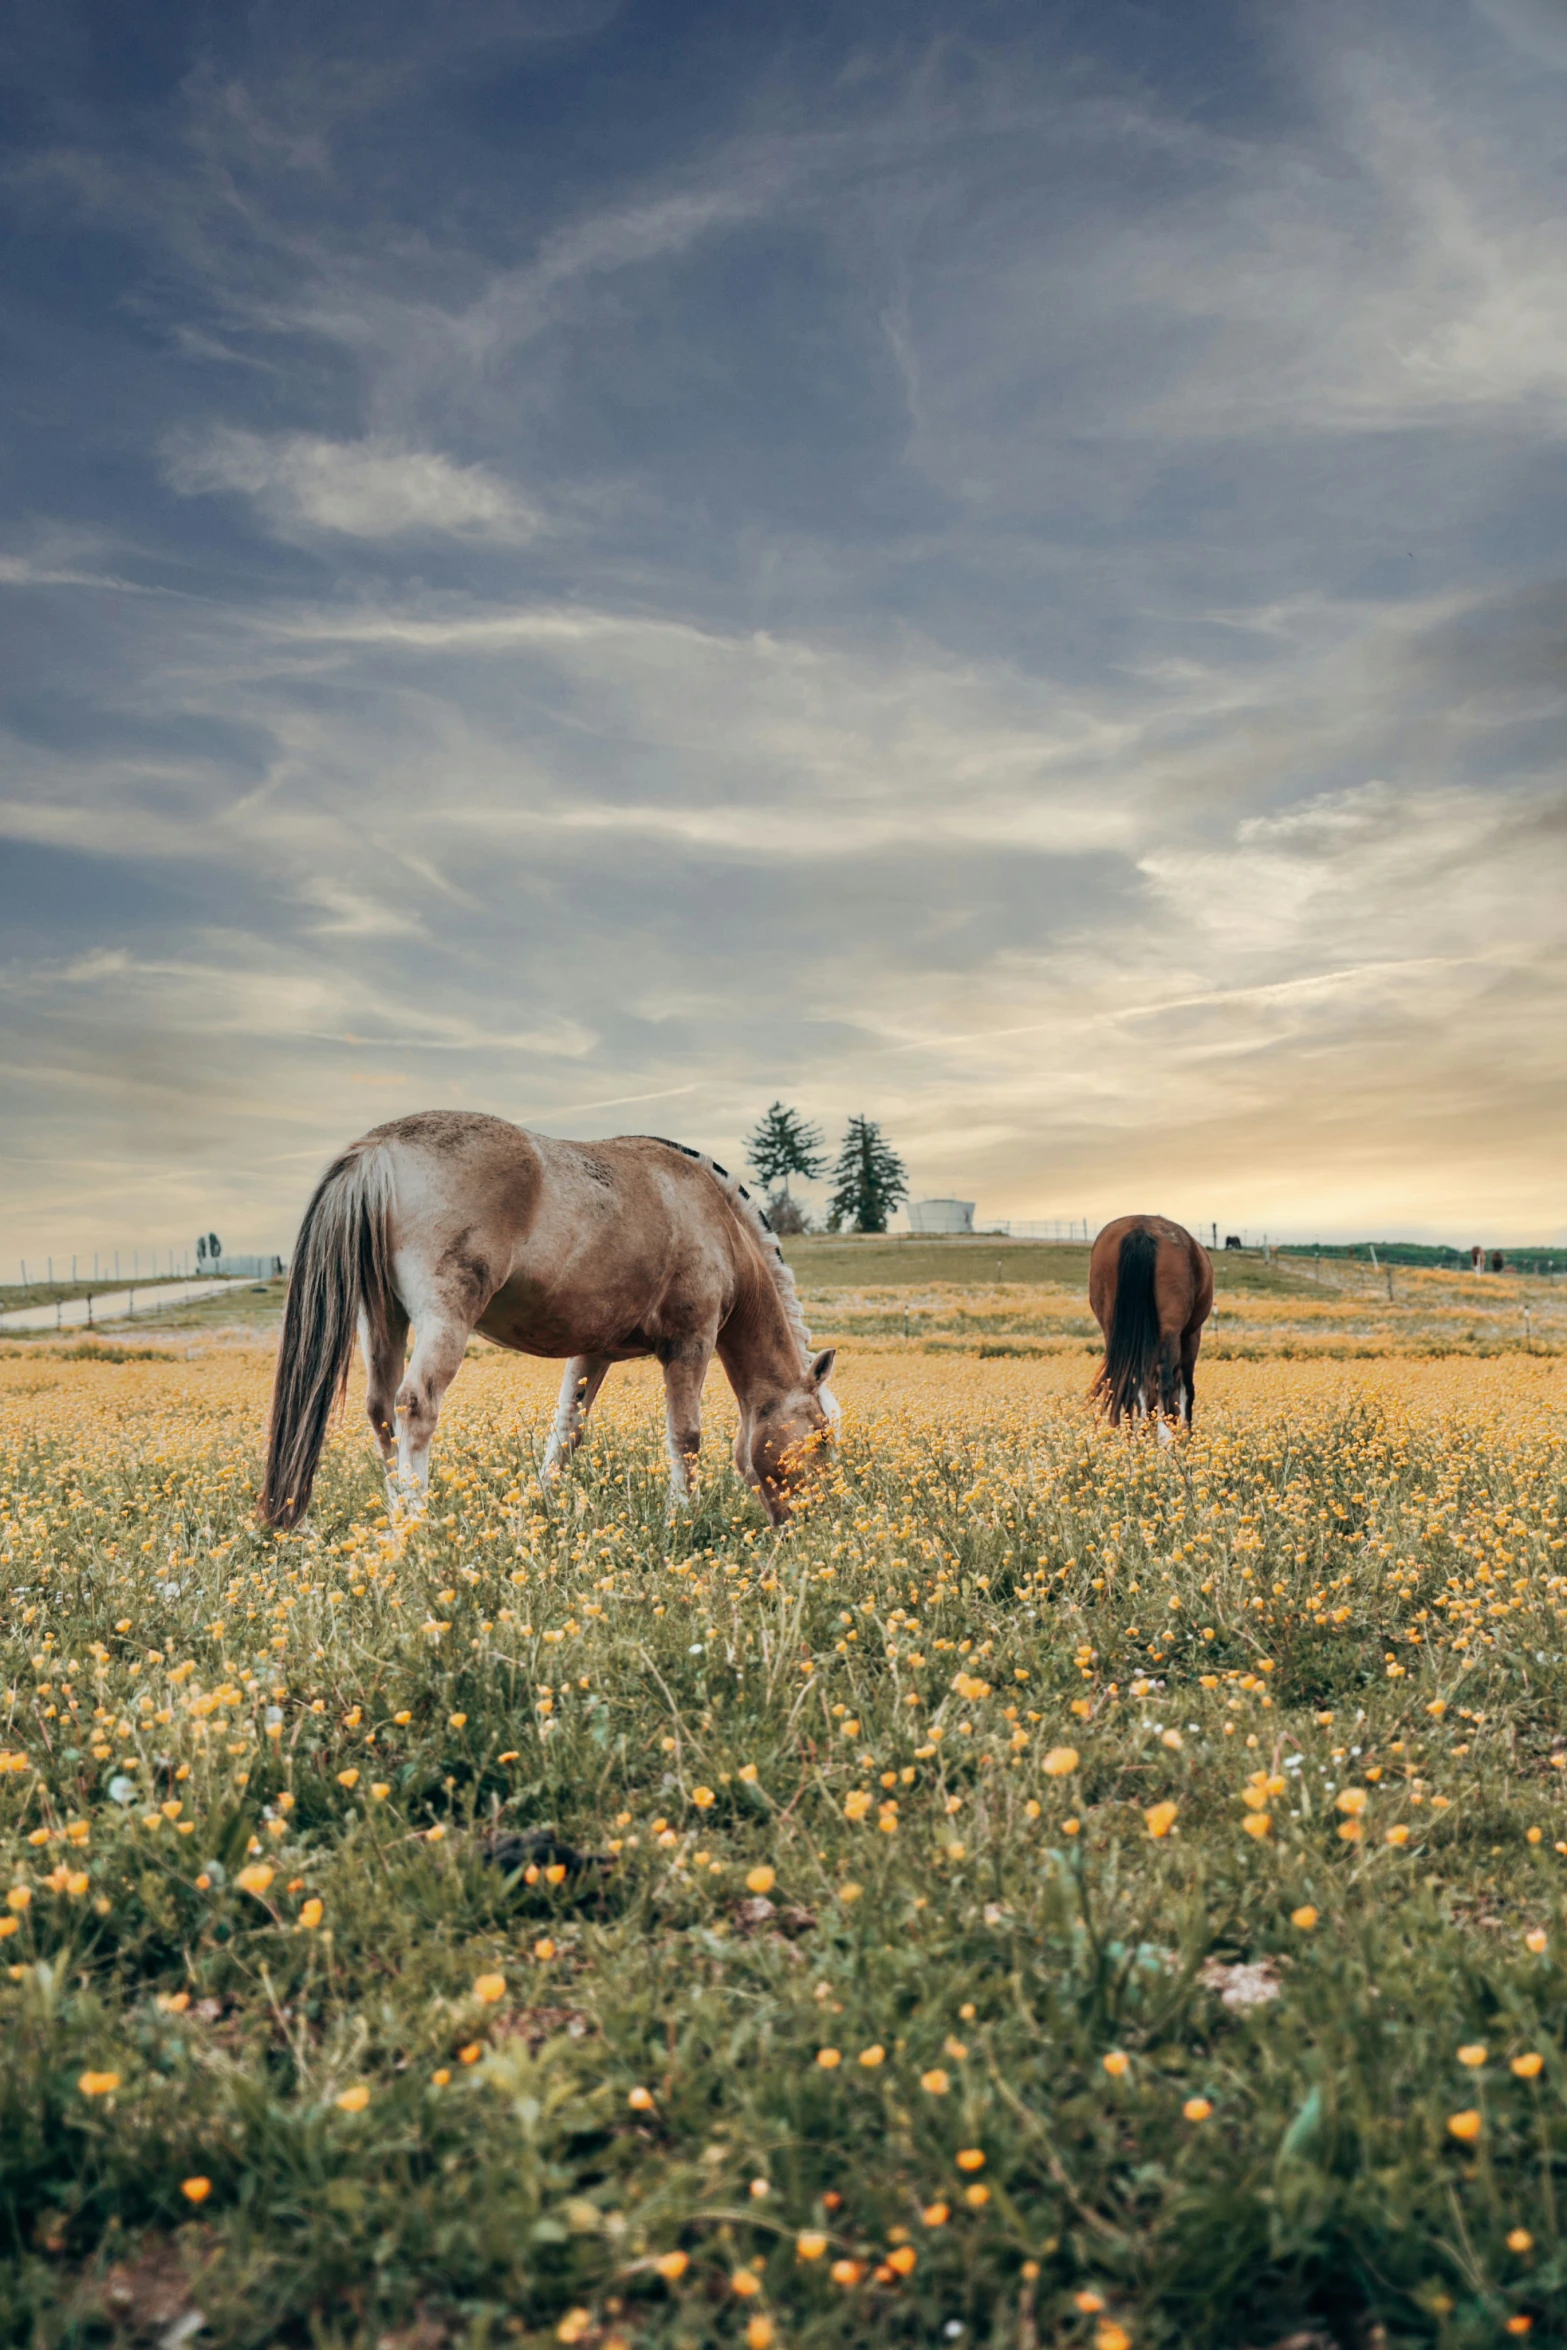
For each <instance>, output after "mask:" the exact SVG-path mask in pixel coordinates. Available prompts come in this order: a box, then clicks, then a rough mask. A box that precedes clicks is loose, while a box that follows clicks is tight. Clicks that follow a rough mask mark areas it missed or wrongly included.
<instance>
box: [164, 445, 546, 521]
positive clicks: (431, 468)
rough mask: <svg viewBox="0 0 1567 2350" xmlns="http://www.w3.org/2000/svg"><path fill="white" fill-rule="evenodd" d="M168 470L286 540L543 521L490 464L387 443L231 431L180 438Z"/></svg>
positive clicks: (181, 484) (188, 489) (180, 486)
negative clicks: (240, 507)
mask: <svg viewBox="0 0 1567 2350" xmlns="http://www.w3.org/2000/svg"><path fill="white" fill-rule="evenodd" d="M167 468H168V476H169V479H170V481H171V482H172V483H173V485H174V487H175V489H177V490H179V491H180V492H181V493H182V494H183V495H185V496H187V497H191V496H196V495H199V494H201V493H202V492H221V491H229V492H235V491H237V492H238V493H239V494H240V495H242V496H244V497H247V498H250V499H252V500H253V501H254V502H255V505H256V507H257V509H258V511H259V512H260V514H261V515H262V517H263V518H264V520H265V521H266V523H267V524H268V526H269V527H270V528H271V529H272V530H274V531H276V532H277V534H278V535H279V536H280V537H284V538H294V537H298V536H299V535H300V534H302V533H315V532H328V533H336V534H339V535H341V536H342V537H344V538H351V539H372V540H379V539H421V538H423V539H431V538H458V539H467V538H476V539H494V540H499V541H502V542H504V543H510V544H516V543H519V542H521V541H524V540H527V539H530V538H532V537H533V535H534V533H535V532H536V531H537V530H538V528H539V518H538V515H537V513H536V512H535V511H534V509H533V508H532V507H531V506H530V505H529V504H528V503H527V501H526V500H525V499H523V498H522V497H520V496H519V495H518V493H517V491H516V490H515V489H513V488H512V486H511V485H510V484H509V483H508V482H504V481H501V480H499V479H498V478H497V477H496V476H495V475H494V474H493V473H490V472H488V471H487V470H486V469H485V468H484V467H483V466H482V465H456V464H453V463H452V461H451V459H450V458H448V457H443V456H442V455H440V454H439V452H438V451H434V450H429V449H405V448H399V447H398V446H397V445H396V444H395V443H394V442H390V441H386V440H378V439H367V440H362V441H326V440H319V439H316V438H314V437H313V436H311V435H309V434H305V433H282V434H276V435H272V436H270V437H269V436H266V435H263V434H261V433H253V432H241V431H237V430H235V429H233V428H230V427H223V428H220V429H218V430H216V431H213V432H210V433H208V434H207V435H206V436H205V437H204V438H195V437H190V436H177V437H176V438H175V439H174V440H173V441H172V442H171V444H170V446H169V451H168V458H167Z"/></svg>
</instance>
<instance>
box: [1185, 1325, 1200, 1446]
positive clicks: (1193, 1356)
mask: <svg viewBox="0 0 1567 2350" xmlns="http://www.w3.org/2000/svg"><path fill="white" fill-rule="evenodd" d="M1201 1344H1202V1324H1201V1323H1200V1322H1199V1324H1198V1325H1197V1327H1196V1329H1195V1330H1187V1331H1185V1332H1184V1333H1183V1334H1182V1338H1181V1418H1182V1419H1183V1420H1184V1421H1185V1422H1186V1425H1187V1427H1188V1428H1189V1427H1190V1426H1191V1424H1192V1406H1193V1404H1194V1403H1195V1402H1196V1401H1197V1349H1198V1348H1199V1347H1200V1346H1201Z"/></svg>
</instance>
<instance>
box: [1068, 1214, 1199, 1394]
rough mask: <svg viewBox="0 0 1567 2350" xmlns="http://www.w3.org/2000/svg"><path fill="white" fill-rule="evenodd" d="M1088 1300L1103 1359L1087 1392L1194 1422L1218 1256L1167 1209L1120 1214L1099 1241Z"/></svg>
mask: <svg viewBox="0 0 1567 2350" xmlns="http://www.w3.org/2000/svg"><path fill="white" fill-rule="evenodd" d="M1088 1302H1089V1305H1090V1306H1091V1307H1092V1308H1093V1314H1094V1319H1095V1321H1096V1322H1097V1323H1098V1324H1099V1327H1100V1329H1101V1331H1102V1332H1103V1333H1104V1342H1105V1359H1104V1361H1103V1363H1102V1364H1101V1365H1100V1367H1099V1371H1098V1375H1097V1376H1096V1378H1095V1380H1094V1383H1093V1386H1092V1388H1091V1389H1090V1391H1089V1392H1090V1393H1091V1394H1092V1395H1093V1396H1094V1397H1096V1398H1097V1400H1098V1401H1099V1402H1100V1403H1101V1404H1103V1405H1104V1406H1105V1407H1106V1408H1107V1409H1108V1411H1109V1414H1110V1423H1111V1426H1112V1427H1114V1426H1117V1425H1119V1423H1120V1420H1121V1417H1122V1414H1123V1413H1125V1412H1135V1413H1137V1414H1139V1415H1141V1414H1143V1413H1157V1414H1160V1415H1162V1416H1164V1417H1167V1418H1169V1419H1172V1420H1181V1421H1183V1422H1184V1423H1185V1424H1186V1426H1187V1427H1190V1426H1191V1419H1192V1404H1193V1401H1194V1399H1195V1396H1196V1392H1197V1390H1196V1379H1195V1372H1196V1367H1197V1349H1198V1347H1199V1346H1200V1345H1201V1344H1202V1326H1203V1324H1204V1322H1206V1321H1207V1319H1208V1316H1209V1314H1210V1313H1211V1312H1212V1311H1213V1264H1212V1260H1211V1259H1210V1257H1209V1255H1208V1251H1207V1250H1206V1249H1205V1248H1204V1247H1203V1245H1202V1243H1201V1241H1200V1240H1194V1239H1193V1238H1192V1236H1191V1234H1190V1233H1189V1232H1187V1231H1186V1230H1184V1229H1183V1227H1182V1226H1181V1225H1179V1224H1172V1223H1171V1222H1170V1219H1169V1218H1168V1217H1167V1216H1118V1217H1117V1218H1116V1220H1115V1222H1114V1223H1113V1224H1107V1225H1106V1226H1105V1228H1104V1230H1103V1231H1102V1232H1101V1233H1100V1235H1099V1237H1098V1239H1097V1240H1096V1241H1095V1242H1094V1246H1093V1253H1092V1255H1091V1256H1090V1258H1089V1261H1088Z"/></svg>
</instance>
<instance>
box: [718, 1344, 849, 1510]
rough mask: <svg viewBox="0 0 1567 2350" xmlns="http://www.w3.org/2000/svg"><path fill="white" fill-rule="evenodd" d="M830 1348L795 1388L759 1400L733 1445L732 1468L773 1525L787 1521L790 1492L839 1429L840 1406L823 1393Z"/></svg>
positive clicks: (793, 1490) (790, 1504) (793, 1491)
mask: <svg viewBox="0 0 1567 2350" xmlns="http://www.w3.org/2000/svg"><path fill="white" fill-rule="evenodd" d="M834 1351H835V1350H834V1349H833V1348H832V1347H829V1348H828V1349H827V1351H826V1353H825V1354H819V1355H818V1356H817V1357H816V1360H815V1361H814V1362H813V1363H812V1364H810V1366H809V1367H808V1368H807V1369H806V1370H803V1371H802V1372H801V1374H800V1377H799V1379H798V1381H797V1382H796V1383H795V1385H794V1386H792V1387H787V1388H785V1389H784V1390H783V1392H782V1393H781V1394H779V1395H775V1396H772V1397H769V1398H768V1399H767V1400H766V1401H764V1402H762V1403H759V1404H757V1405H756V1406H755V1407H754V1408H753V1410H752V1411H751V1413H750V1416H749V1419H748V1422H747V1425H746V1426H745V1428H744V1429H743V1430H742V1431H741V1435H740V1441H739V1443H738V1444H737V1445H736V1447H735V1460H736V1466H737V1467H738V1468H739V1470H740V1473H741V1475H742V1476H743V1477H745V1478H747V1479H748V1480H749V1482H750V1483H751V1484H752V1485H754V1486H755V1487H756V1490H757V1492H758V1493H759V1494H760V1496H761V1499H762V1506H763V1508H764V1509H765V1510H766V1512H767V1514H768V1516H769V1517H770V1518H771V1519H772V1521H773V1524H774V1525H775V1526H782V1525H784V1524H785V1523H786V1521H787V1519H788V1516H789V1512H790V1510H791V1508H792V1506H793V1497H794V1495H795V1494H796V1493H797V1492H798V1491H799V1489H800V1486H801V1485H802V1483H803V1482H804V1481H805V1479H806V1478H807V1477H808V1476H809V1475H810V1474H811V1473H812V1471H813V1470H814V1469H815V1468H816V1467H817V1466H818V1464H819V1463H820V1461H821V1457H822V1454H823V1452H824V1451H825V1449H826V1448H827V1446H828V1445H830V1444H831V1442H832V1439H833V1436H834V1433H835V1431H836V1429H837V1425H838V1406H837V1404H836V1403H835V1402H834V1401H833V1398H832V1397H831V1395H829V1394H828V1393H827V1392H826V1389H827V1380H828V1377H829V1375H830V1373H831V1371H832V1365H833V1354H834Z"/></svg>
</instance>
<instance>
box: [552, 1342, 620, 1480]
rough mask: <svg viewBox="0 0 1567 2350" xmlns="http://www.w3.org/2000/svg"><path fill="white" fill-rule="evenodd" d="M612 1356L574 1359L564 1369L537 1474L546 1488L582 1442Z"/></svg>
mask: <svg viewBox="0 0 1567 2350" xmlns="http://www.w3.org/2000/svg"><path fill="white" fill-rule="evenodd" d="M613 1360H614V1357H613V1356H612V1355H573V1356H572V1358H571V1360H570V1362H569V1363H568V1364H567V1365H566V1375H565V1377H564V1378H563V1379H562V1381H561V1383H560V1401H559V1402H558V1403H557V1404H556V1406H555V1421H554V1425H553V1426H552V1428H551V1429H550V1440H549V1443H548V1444H547V1446H546V1447H545V1451H544V1466H543V1467H542V1468H541V1469H540V1471H539V1479H540V1482H541V1483H542V1484H545V1485H548V1484H549V1483H550V1481H551V1479H552V1478H553V1477H555V1476H556V1475H557V1474H558V1473H559V1470H560V1464H561V1462H562V1461H567V1460H570V1458H571V1456H572V1454H573V1453H574V1452H575V1451H576V1449H577V1447H578V1445H579V1444H580V1443H581V1442H582V1433H583V1430H584V1428H585V1427H586V1425H587V1418H588V1414H589V1412H591V1411H592V1409H593V1399H594V1397H595V1396H596V1395H597V1394H598V1391H599V1389H600V1388H601V1387H602V1386H603V1384H604V1379H605V1374H606V1373H607V1372H608V1370H609V1367H610V1364H611V1363H612V1362H613Z"/></svg>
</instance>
